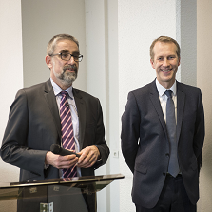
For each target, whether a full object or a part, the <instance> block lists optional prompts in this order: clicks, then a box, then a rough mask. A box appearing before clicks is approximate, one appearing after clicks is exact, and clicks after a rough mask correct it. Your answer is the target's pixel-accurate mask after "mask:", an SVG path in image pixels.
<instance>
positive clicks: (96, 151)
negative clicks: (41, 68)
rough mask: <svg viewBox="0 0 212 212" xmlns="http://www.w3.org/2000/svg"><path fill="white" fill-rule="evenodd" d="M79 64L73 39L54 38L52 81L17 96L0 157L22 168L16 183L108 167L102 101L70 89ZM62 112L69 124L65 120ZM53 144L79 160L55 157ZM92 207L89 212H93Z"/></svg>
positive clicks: (49, 60)
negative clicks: (52, 148) (51, 147)
mask: <svg viewBox="0 0 212 212" xmlns="http://www.w3.org/2000/svg"><path fill="white" fill-rule="evenodd" d="M82 59H83V55H81V54H80V50H79V42H78V41H77V39H76V38H74V37H73V36H71V35H68V34H59V35H55V36H54V37H53V38H52V39H51V40H50V41H49V43H48V47H47V56H46V63H47V66H48V68H49V70H50V79H49V80H48V81H47V82H45V83H41V84H38V85H34V86H32V87H29V88H24V89H21V90H19V91H18V92H17V95H16V97H15V100H14V102H13V103H12V105H11V108H10V117H9V121H8V125H7V128H6V131H5V135H4V138H3V142H2V147H1V157H2V159H3V160H4V161H5V162H7V163H10V164H12V165H15V166H17V167H19V168H20V181H28V180H29V181H33V180H46V179H54V178H59V177H62V178H67V177H68V178H70V177H81V176H93V175H94V169H96V168H98V167H100V166H102V165H104V164H105V163H106V160H107V158H108V155H109V149H108V147H107V145H106V141H105V127H104V123H103V112H102V107H101V104H100V101H99V100H98V99H97V98H95V97H93V96H91V95H89V94H88V93H86V92H84V91H81V90H78V89H74V88H73V87H72V83H73V81H74V80H75V79H76V78H77V73H78V68H79V62H81V61H82ZM64 110H65V113H67V116H69V117H70V118H69V119H66V118H64V119H63V117H62V116H63V113H64ZM66 128H67V131H66V132H64V129H66ZM68 130H69V131H68ZM67 132H68V133H67ZM64 140H66V141H67V143H68V144H66V143H65V142H66V141H64ZM52 144H58V145H60V146H62V147H64V148H67V149H69V150H70V151H74V152H77V153H78V154H79V155H80V157H77V156H76V155H74V154H72V155H67V156H60V155H57V154H53V153H52V152H51V151H49V150H50V146H51V145H52ZM70 144H71V145H70ZM92 207H93V206H88V211H95V209H91V208H92ZM31 209H32V208H31Z"/></svg>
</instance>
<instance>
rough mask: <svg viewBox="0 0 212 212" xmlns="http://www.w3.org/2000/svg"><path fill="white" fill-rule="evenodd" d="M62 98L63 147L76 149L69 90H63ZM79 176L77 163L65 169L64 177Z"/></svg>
mask: <svg viewBox="0 0 212 212" xmlns="http://www.w3.org/2000/svg"><path fill="white" fill-rule="evenodd" d="M60 93H61V95H62V99H61V102H60V119H61V127H62V129H61V132H62V143H63V147H64V148H65V149H68V150H73V151H75V142H74V133H73V126H72V121H71V112H70V107H69V105H68V102H67V95H68V93H67V91H61V92H60ZM76 176H77V169H76V165H74V166H73V167H70V168H69V169H63V178H72V177H76Z"/></svg>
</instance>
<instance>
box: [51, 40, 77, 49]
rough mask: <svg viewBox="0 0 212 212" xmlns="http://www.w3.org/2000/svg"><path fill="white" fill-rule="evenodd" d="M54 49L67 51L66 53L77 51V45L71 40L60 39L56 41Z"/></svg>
mask: <svg viewBox="0 0 212 212" xmlns="http://www.w3.org/2000/svg"><path fill="white" fill-rule="evenodd" d="M55 49H60V50H67V51H70V50H71V51H79V48H78V46H77V44H76V43H75V42H74V41H72V40H67V39H61V40H58V41H57V43H56V45H55Z"/></svg>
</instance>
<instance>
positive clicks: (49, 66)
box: [46, 55, 52, 69]
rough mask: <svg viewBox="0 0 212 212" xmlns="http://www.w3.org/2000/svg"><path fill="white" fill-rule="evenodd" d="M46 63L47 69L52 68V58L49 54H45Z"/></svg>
mask: <svg viewBox="0 0 212 212" xmlns="http://www.w3.org/2000/svg"><path fill="white" fill-rule="evenodd" d="M46 64H47V66H48V68H49V69H51V68H52V58H51V57H50V56H49V55H47V56H46Z"/></svg>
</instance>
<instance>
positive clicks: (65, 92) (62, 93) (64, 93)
mask: <svg viewBox="0 0 212 212" xmlns="http://www.w3.org/2000/svg"><path fill="white" fill-rule="evenodd" d="M60 93H61V95H63V96H68V92H67V91H61V92H60Z"/></svg>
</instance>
